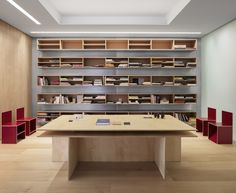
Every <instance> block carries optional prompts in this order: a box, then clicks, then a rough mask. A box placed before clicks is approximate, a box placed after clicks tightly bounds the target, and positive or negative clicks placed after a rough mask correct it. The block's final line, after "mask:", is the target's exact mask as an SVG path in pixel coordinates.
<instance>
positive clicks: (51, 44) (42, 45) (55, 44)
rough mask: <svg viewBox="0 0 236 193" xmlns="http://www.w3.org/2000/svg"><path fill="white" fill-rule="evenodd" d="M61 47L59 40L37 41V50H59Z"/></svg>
mask: <svg viewBox="0 0 236 193" xmlns="http://www.w3.org/2000/svg"><path fill="white" fill-rule="evenodd" d="M60 47H61V42H60V40H49V39H45V40H38V49H39V50H59V49H60Z"/></svg>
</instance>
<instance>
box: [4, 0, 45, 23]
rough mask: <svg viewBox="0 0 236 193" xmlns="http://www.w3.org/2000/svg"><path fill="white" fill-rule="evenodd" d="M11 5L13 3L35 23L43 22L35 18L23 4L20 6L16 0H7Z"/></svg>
mask: <svg viewBox="0 0 236 193" xmlns="http://www.w3.org/2000/svg"><path fill="white" fill-rule="evenodd" d="M7 1H8V2H9V3H10V4H11V5H13V6H14V7H15V8H16V9H18V10H19V11H20V12H21V13H23V14H24V15H25V16H26V17H28V18H29V19H31V20H32V21H33V22H34V23H36V24H37V25H40V24H41V23H40V22H39V21H38V20H37V19H35V18H34V17H33V16H32V15H30V14H29V13H28V12H27V11H25V10H24V9H23V8H22V7H21V6H19V5H18V4H17V3H16V2H15V1H13V0H7Z"/></svg>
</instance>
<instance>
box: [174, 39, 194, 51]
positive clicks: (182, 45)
mask: <svg viewBox="0 0 236 193" xmlns="http://www.w3.org/2000/svg"><path fill="white" fill-rule="evenodd" d="M174 49H175V50H188V49H190V50H191V49H192V50H195V49H197V41H196V40H175V41H174Z"/></svg>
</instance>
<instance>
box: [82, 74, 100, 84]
mask: <svg viewBox="0 0 236 193" xmlns="http://www.w3.org/2000/svg"><path fill="white" fill-rule="evenodd" d="M83 85H84V86H102V85H104V80H103V76H85V77H84V81H83Z"/></svg>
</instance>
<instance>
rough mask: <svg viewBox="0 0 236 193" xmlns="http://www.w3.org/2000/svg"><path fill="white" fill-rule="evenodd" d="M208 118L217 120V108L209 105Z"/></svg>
mask: <svg viewBox="0 0 236 193" xmlns="http://www.w3.org/2000/svg"><path fill="white" fill-rule="evenodd" d="M207 111H208V112H207V114H208V119H209V120H216V109H214V108H211V107H208V109H207Z"/></svg>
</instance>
